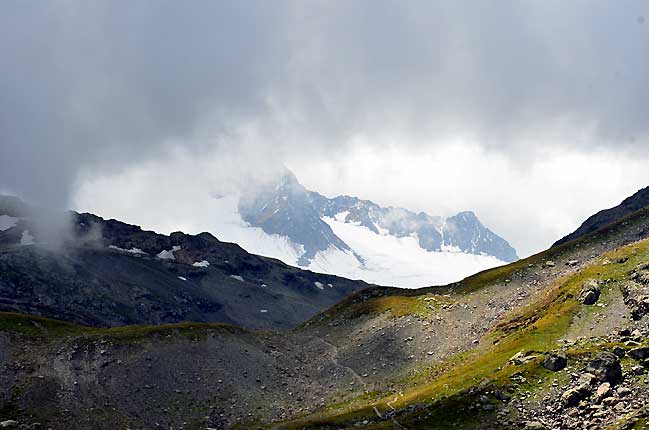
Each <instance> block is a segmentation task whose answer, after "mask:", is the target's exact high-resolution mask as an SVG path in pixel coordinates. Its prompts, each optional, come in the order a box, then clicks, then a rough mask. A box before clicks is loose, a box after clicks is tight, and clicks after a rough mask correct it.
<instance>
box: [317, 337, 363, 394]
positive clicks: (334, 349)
mask: <svg viewBox="0 0 649 430" xmlns="http://www.w3.org/2000/svg"><path fill="white" fill-rule="evenodd" d="M316 339H318V340H319V341H320V342H322V343H324V344H325V345H327V347H328V349H329V350H331V351H332V352H333V353H332V354H331V355H330V356H329V359H330V360H331V362H332V363H333V364H334V366H336V367H338V368H339V369H343V370H346V371H348V372H349V373H351V374H352V376H353V377H354V379H355V380H356V382H358V383H359V384H360V385H361V387H363V389H365V388H366V384H365V381H363V378H361V376H360V375H359V374H358V373H356V371H355V370H354V369H352V368H351V367H349V366H345V365H344V364H340V362H339V361H338V358H337V357H338V347H337V346H336V345H334V344H333V343H331V342H329V341H328V340H326V339H323V338H321V337H317V338H316Z"/></svg>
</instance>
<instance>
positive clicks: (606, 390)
mask: <svg viewBox="0 0 649 430" xmlns="http://www.w3.org/2000/svg"><path fill="white" fill-rule="evenodd" d="M612 395H613V391H612V390H611V384H610V383H608V382H604V383H603V384H601V385H600V386H599V387H597V391H596V392H595V401H596V402H597V403H599V402H601V401H602V400H604V399H605V398H607V397H611V396H612Z"/></svg>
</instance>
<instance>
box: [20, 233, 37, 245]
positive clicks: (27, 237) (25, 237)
mask: <svg viewBox="0 0 649 430" xmlns="http://www.w3.org/2000/svg"><path fill="white" fill-rule="evenodd" d="M20 244H21V245H33V244H34V236H32V235H31V234H29V230H25V231H23V234H22V236H20Z"/></svg>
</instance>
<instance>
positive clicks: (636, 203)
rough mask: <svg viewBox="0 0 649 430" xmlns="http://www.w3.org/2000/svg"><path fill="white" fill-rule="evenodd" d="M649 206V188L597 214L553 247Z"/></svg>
mask: <svg viewBox="0 0 649 430" xmlns="http://www.w3.org/2000/svg"><path fill="white" fill-rule="evenodd" d="M646 206H649V187H646V188H643V189H641V190H640V191H638V192H637V193H635V194H634V195H632V196H631V197H628V198H626V199H624V201H623V202H622V203H620V204H619V205H618V206H615V207H614V208H611V209H606V210H603V211H600V212H598V213H596V214H595V215H593V216H591V217H590V218H588V219H587V220H586V221H584V223H583V224H582V225H581V226H580V227H579V228H578V229H577V230H575V231H574V232H572V233H570V234H569V235H567V236H565V237H563V238H562V239H559V240H558V241H556V242H555V243H554V244H553V245H552V246H557V245H561V244H563V243H566V242H570V241H571V240H575V239H577V238H580V237H581V236H584V235H587V234H588V233H592V232H594V231H595V230H599V229H600V228H602V227H604V226H606V225H607V224H610V223H612V222H614V221H617V220H619V219H620V218H622V217H624V216H626V215H629V214H630V213H632V212H635V211H637V210H640V209H642V208H644V207H646Z"/></svg>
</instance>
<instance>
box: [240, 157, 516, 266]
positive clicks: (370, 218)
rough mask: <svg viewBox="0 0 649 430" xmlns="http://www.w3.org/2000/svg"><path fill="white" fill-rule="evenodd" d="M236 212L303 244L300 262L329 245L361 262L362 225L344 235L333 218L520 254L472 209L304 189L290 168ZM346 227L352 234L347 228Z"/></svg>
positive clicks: (432, 245)
mask: <svg viewBox="0 0 649 430" xmlns="http://www.w3.org/2000/svg"><path fill="white" fill-rule="evenodd" d="M239 212H240V214H241V216H242V218H243V219H244V220H245V221H246V222H248V223H249V224H250V225H251V226H253V227H260V228H262V229H263V230H264V232H266V233H267V234H270V235H279V236H284V237H287V238H288V239H289V240H290V241H291V242H292V243H295V244H297V245H298V246H301V247H303V253H302V255H301V257H300V258H299V259H298V264H299V265H302V266H309V265H310V264H311V263H312V262H313V261H314V259H315V258H317V256H318V255H324V254H326V253H328V252H331V250H338V251H343V252H347V253H350V254H352V255H353V256H354V258H355V259H356V260H357V263H360V264H361V265H363V264H364V263H365V259H364V258H363V256H362V255H361V254H358V253H356V252H355V248H354V246H355V245H354V243H353V242H355V241H356V240H358V239H359V237H358V234H360V233H361V232H362V231H361V230H356V231H357V233H358V234H356V233H354V234H355V235H356V236H355V237H356V239H355V238H353V237H347V236H345V234H346V233H345V232H338V233H337V230H332V226H334V225H337V224H336V223H338V224H341V225H347V226H349V227H350V228H351V227H356V228H357V229H358V228H365V229H367V230H369V231H368V233H367V234H369V233H372V234H374V235H375V236H374V237H375V239H376V240H378V238H380V237H393V238H395V239H400V240H402V239H406V238H414V239H415V240H416V242H417V246H418V247H419V248H420V250H421V251H425V252H429V253H435V252H455V253H465V254H474V255H478V256H485V255H486V256H493V257H496V258H497V259H498V260H500V261H504V262H509V261H514V260H516V259H518V256H517V255H516V251H515V250H514V249H513V248H512V247H511V246H510V245H509V244H508V243H507V242H506V241H505V240H504V239H502V238H501V237H499V236H497V235H496V234H494V233H493V232H491V231H490V230H489V229H487V228H486V227H484V226H483V225H482V223H481V222H480V221H479V220H478V218H477V216H476V215H475V213H474V212H472V211H463V212H460V213H458V214H456V215H454V216H452V217H449V218H446V219H444V218H442V217H440V216H432V215H429V214H427V213H425V212H419V213H415V212H412V211H410V210H408V209H405V208H400V207H382V206H380V205H378V204H376V203H374V202H372V201H370V200H362V199H360V198H358V197H354V196H349V195H340V196H336V197H333V198H327V197H325V196H323V195H321V194H319V193H317V192H314V191H308V190H306V189H305V188H304V187H303V186H302V185H301V184H300V183H299V181H298V179H297V177H296V176H295V175H294V174H293V173H292V172H291V171H290V170H288V169H286V170H285V171H284V172H283V174H282V175H281V176H279V177H278V178H277V179H276V180H275V182H271V183H268V184H265V185H264V186H262V187H259V188H258V189H257V190H254V192H253V193H251V194H249V195H247V196H244V198H242V199H241V203H240V204H239ZM339 227H340V226H339ZM337 228H338V227H337ZM346 231H347V233H349V234H351V230H349V229H347V230H346ZM341 234H342V235H343V236H345V237H343V236H340V235H341ZM363 234H365V233H363ZM369 237H371V236H369ZM409 240H412V239H409ZM350 241H351V242H350ZM330 257H331V256H329V257H327V258H330Z"/></svg>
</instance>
